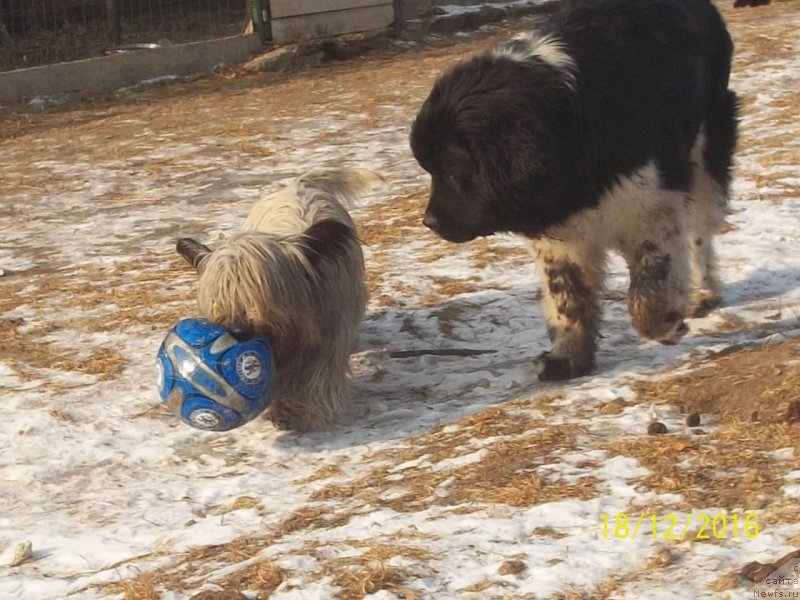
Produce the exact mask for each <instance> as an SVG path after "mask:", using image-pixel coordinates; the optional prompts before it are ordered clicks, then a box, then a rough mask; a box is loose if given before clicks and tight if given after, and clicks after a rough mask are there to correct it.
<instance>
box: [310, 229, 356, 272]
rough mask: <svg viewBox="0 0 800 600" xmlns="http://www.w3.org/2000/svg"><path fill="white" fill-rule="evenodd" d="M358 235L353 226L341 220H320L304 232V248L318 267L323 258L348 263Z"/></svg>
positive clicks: (338, 262)
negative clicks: (348, 257)
mask: <svg viewBox="0 0 800 600" xmlns="http://www.w3.org/2000/svg"><path fill="white" fill-rule="evenodd" d="M358 243H359V242H358V236H357V235H356V232H355V231H353V228H352V227H348V226H347V225H345V224H344V223H341V222H340V221H334V220H333V219H328V220H325V221H318V222H316V223H314V224H313V225H312V226H311V227H309V228H308V229H306V230H305V232H303V250H304V253H305V255H306V257H307V258H308V261H309V262H310V263H311V265H312V266H313V267H314V268H315V269H317V268H318V267H319V264H320V262H321V261H323V260H327V261H330V262H331V263H333V264H343V263H344V264H346V262H347V261H346V260H344V259H345V258H346V257H347V256H349V255H350V252H351V247H352V245H353V244H358Z"/></svg>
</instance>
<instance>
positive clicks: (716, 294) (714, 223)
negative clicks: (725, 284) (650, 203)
mask: <svg viewBox="0 0 800 600" xmlns="http://www.w3.org/2000/svg"><path fill="white" fill-rule="evenodd" d="M693 164H694V165H695V166H694V179H693V185H692V191H691V203H690V205H689V232H688V233H689V236H690V245H691V277H692V301H691V309H690V315H691V316H693V317H700V316H704V315H706V314H708V312H709V311H711V310H712V309H713V308H715V307H716V306H718V305H719V303H720V301H721V299H722V283H721V282H720V278H719V275H718V274H717V259H716V253H715V251H714V236H715V235H716V234H717V233H719V230H720V228H721V227H722V223H723V221H724V219H725V210H726V207H727V205H728V199H727V196H726V195H725V194H724V192H723V191H722V190H721V189H720V187H719V185H718V184H717V183H716V182H715V181H714V180H713V179H712V178H711V177H710V176H709V174H708V171H706V169H705V168H704V166H703V164H702V162H700V163H693Z"/></svg>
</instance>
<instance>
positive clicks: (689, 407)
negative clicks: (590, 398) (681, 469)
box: [634, 338, 800, 426]
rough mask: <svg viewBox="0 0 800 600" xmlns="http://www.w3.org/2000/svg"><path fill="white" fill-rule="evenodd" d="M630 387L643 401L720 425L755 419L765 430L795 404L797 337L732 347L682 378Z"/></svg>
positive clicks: (799, 370) (798, 391)
mask: <svg viewBox="0 0 800 600" xmlns="http://www.w3.org/2000/svg"><path fill="white" fill-rule="evenodd" d="M710 381H713V382H714V384H713V385H709V382H710ZM634 388H635V389H636V392H637V394H638V396H639V398H640V400H642V401H645V402H651V401H652V402H656V403H665V404H672V405H677V406H678V407H680V408H681V410H682V412H685V413H692V412H698V413H701V414H703V413H711V414H719V415H720V417H721V418H722V422H723V423H730V422H738V421H742V422H747V421H750V420H752V419H753V418H754V415H756V416H757V418H758V420H760V421H761V422H762V423H764V424H766V425H768V426H771V425H773V424H778V423H782V422H784V421H785V416H786V414H787V410H788V406H789V404H790V403H791V402H794V401H797V400H800V339H798V338H794V339H789V340H786V341H783V342H780V343H776V344H769V345H764V346H759V347H756V348H750V349H739V350H736V349H732V350H729V351H727V353H726V354H725V355H723V356H720V357H716V358H714V357H712V358H711V359H709V360H706V361H703V362H701V363H699V364H697V365H695V368H693V369H692V370H691V371H690V372H688V373H686V374H685V375H680V376H678V377H668V378H664V379H657V380H652V381H640V382H636V383H635V384H634Z"/></svg>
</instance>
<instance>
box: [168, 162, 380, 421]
mask: <svg viewBox="0 0 800 600" xmlns="http://www.w3.org/2000/svg"><path fill="white" fill-rule="evenodd" d="M379 181H382V179H381V178H380V176H379V175H378V174H376V173H374V172H372V171H367V170H363V169H336V170H321V171H315V172H311V173H307V174H306V175H304V176H301V177H299V178H298V179H297V180H296V181H295V182H294V184H293V185H291V186H289V187H286V188H285V189H282V190H279V191H277V192H275V193H272V194H269V195H268V196H265V197H263V198H261V199H260V200H258V201H257V202H256V203H255V204H254V205H253V207H252V209H251V210H250V214H249V215H248V217H247V220H246V221H245V224H244V227H243V231H242V232H241V233H238V234H236V235H234V236H232V237H231V238H229V239H227V240H225V241H223V242H222V243H221V244H220V245H219V246H218V247H216V248H215V249H213V250H212V249H211V248H208V247H207V246H204V245H202V244H200V243H198V242H196V241H195V240H193V239H191V238H183V239H181V240H179V241H178V244H177V250H178V252H179V253H180V254H181V255H182V256H183V257H184V258H185V259H186V260H187V261H188V262H189V263H190V264H192V265H193V266H195V267H196V268H197V270H198V273H199V275H200V281H199V290H198V294H197V301H198V306H199V309H200V313H201V314H202V315H203V316H204V317H205V318H207V319H209V320H211V321H213V322H215V323H219V324H221V325H224V326H226V327H228V328H230V329H232V330H234V331H236V332H241V333H242V334H243V335H244V336H265V337H267V338H268V339H269V340H270V342H271V344H272V348H273V352H274V354H275V362H276V372H275V379H276V391H275V397H274V399H273V401H272V403H271V404H270V408H269V409H268V412H267V416H268V417H269V418H270V419H271V420H272V421H273V422H274V423H275V424H276V425H277V426H279V427H281V428H284V429H292V430H296V431H309V430H314V429H319V428H321V427H324V426H326V425H328V424H330V423H331V422H332V421H333V420H334V418H335V417H336V416H337V414H339V413H340V411H341V409H342V407H343V404H344V402H345V398H346V393H347V387H348V385H347V384H348V374H349V372H348V362H349V356H350V352H351V351H352V350H353V348H354V346H355V343H356V333H357V329H358V326H359V324H360V323H361V320H362V319H363V316H364V311H365V308H366V303H367V289H366V286H365V284H364V257H363V254H362V251H361V245H360V243H359V240H358V236H357V234H356V230H355V225H354V224H353V220H352V219H351V218H350V215H349V214H348V212H347V210H346V208H345V206H348V205H349V204H350V203H351V201H352V200H353V199H354V198H355V197H356V196H357V195H359V194H361V193H363V192H365V191H367V190H368V189H370V188H371V187H373V186H374V185H375V184H377V183H378V182H379Z"/></svg>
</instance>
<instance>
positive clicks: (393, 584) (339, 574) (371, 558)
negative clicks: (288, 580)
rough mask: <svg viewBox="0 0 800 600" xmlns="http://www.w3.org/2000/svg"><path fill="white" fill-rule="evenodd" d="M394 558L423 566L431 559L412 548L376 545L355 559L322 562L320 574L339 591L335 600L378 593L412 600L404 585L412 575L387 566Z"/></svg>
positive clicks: (355, 598) (353, 598)
mask: <svg viewBox="0 0 800 600" xmlns="http://www.w3.org/2000/svg"><path fill="white" fill-rule="evenodd" d="M396 557H401V558H404V559H408V560H413V561H416V562H423V563H425V562H428V561H430V560H432V559H433V558H434V557H433V556H432V555H431V554H430V553H428V552H426V551H425V550H421V549H419V548H415V547H412V546H403V545H398V544H375V545H370V546H368V549H367V550H366V551H365V552H363V553H362V554H360V555H358V556H354V557H347V558H337V559H332V560H328V561H325V562H324V563H323V565H322V569H321V574H322V575H326V576H329V577H331V578H332V579H333V584H334V585H335V586H336V587H338V588H339V590H338V593H337V598H340V599H341V600H361V599H362V598H364V597H365V596H366V595H367V594H374V593H376V592H379V591H381V590H387V591H390V592H393V593H395V594H397V595H399V596H401V597H406V598H415V597H416V595H415V594H414V592H411V591H410V590H409V589H408V588H407V587H406V585H405V584H406V583H407V582H408V580H409V579H411V578H412V577H413V576H414V573H413V572H412V571H410V570H409V569H407V568H403V567H398V566H395V565H392V564H390V561H391V559H393V558H396Z"/></svg>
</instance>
